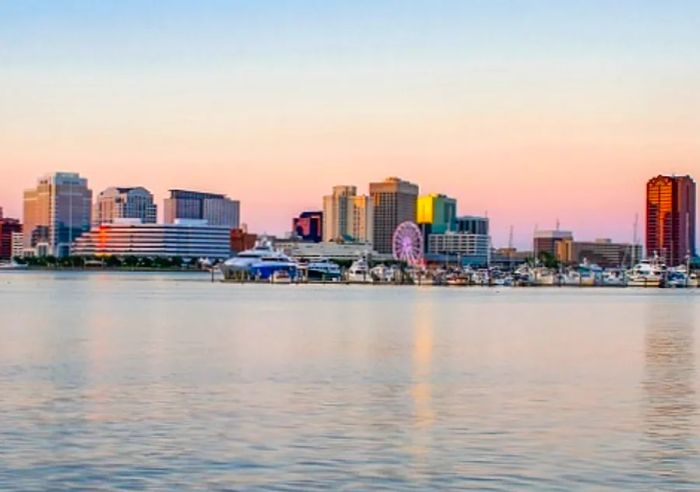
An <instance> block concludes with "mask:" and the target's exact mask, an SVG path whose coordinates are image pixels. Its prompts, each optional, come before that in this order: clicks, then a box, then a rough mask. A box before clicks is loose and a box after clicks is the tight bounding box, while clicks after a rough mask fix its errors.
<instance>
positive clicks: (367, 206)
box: [346, 195, 374, 244]
mask: <svg viewBox="0 0 700 492" xmlns="http://www.w3.org/2000/svg"><path fill="white" fill-rule="evenodd" d="M349 205H350V208H349V209H348V219H347V227H348V229H347V231H346V237H349V238H350V240H351V241H353V242H356V243H362V244H372V240H373V235H374V205H373V203H372V200H371V198H370V197H369V196H367V195H357V196H354V197H352V200H351V201H350V204H349Z"/></svg>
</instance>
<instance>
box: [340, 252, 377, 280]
mask: <svg viewBox="0 0 700 492" xmlns="http://www.w3.org/2000/svg"><path fill="white" fill-rule="evenodd" d="M346 280H347V281H348V282H349V283H351V284H369V283H372V275H371V273H370V271H369V263H367V259H366V258H358V259H357V260H355V261H353V262H352V265H350V268H349V269H348V271H347V275H346Z"/></svg>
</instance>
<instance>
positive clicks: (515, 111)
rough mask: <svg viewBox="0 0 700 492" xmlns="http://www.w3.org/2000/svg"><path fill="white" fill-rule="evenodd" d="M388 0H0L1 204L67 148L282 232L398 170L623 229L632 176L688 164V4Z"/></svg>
mask: <svg viewBox="0 0 700 492" xmlns="http://www.w3.org/2000/svg"><path fill="white" fill-rule="evenodd" d="M403 5H405V4H402V3H399V2H352V3H350V2H346V3H340V2H324V3H322V4H318V3H315V2H301V1H300V2H293V3H289V4H284V5H280V4H275V5H272V4H267V5H266V4H257V3H251V2H226V3H222V2H202V3H198V4H197V6H194V5H193V4H191V3H188V2H177V1H176V2H171V3H169V4H168V7H167V8H163V7H162V6H160V5H156V4H152V5H143V4H142V3H141V2H130V1H125V2H110V1H105V2H99V3H95V2H80V1H75V2H68V3H66V4H61V5H60V6H58V5H56V4H53V3H52V2H35V1H26V2H5V3H3V4H1V5H0V46H2V47H3V48H2V50H0V66H2V67H3V86H4V87H5V88H6V90H5V91H3V92H2V93H0V107H2V108H3V118H2V119H1V121H0V148H2V149H3V150H2V152H0V168H1V169H2V170H3V174H4V175H3V180H0V204H1V205H2V206H3V207H4V208H5V215H6V216H9V217H20V216H21V207H22V205H21V192H22V190H23V189H25V188H27V187H30V186H31V185H32V183H33V182H34V180H35V179H36V176H40V175H43V174H45V173H46V172H50V171H51V170H54V169H66V170H70V171H75V172H79V173H80V174H81V175H84V176H87V177H88V178H89V179H90V183H91V187H92V189H93V190H103V189H106V188H108V187H110V186H144V187H146V188H148V189H149V190H151V192H153V193H154V195H155V196H156V197H157V200H156V201H157V203H158V204H160V203H162V199H163V198H164V197H165V196H166V193H167V190H168V189H170V188H185V189H188V188H191V189H202V190H209V191H211V192H215V193H223V194H227V195H229V196H232V197H235V198H236V199H238V200H240V201H241V202H242V203H244V204H245V210H244V213H243V222H245V223H247V224H248V226H249V228H250V229H251V230H256V231H260V232H267V233H271V234H282V233H283V232H285V231H287V230H289V218H290V217H292V216H295V215H296V214H298V213H299V212H300V211H302V210H317V209H320V207H321V203H320V202H319V197H321V196H323V195H325V194H327V193H328V190H329V189H331V188H332V186H335V185H337V184H343V183H346V184H354V185H357V186H358V193H359V194H366V193H368V191H369V190H368V189H367V188H366V186H367V183H369V182H370V181H374V180H378V179H383V178H384V177H386V176H401V177H402V178H404V179H407V180H409V181H411V182H415V183H419V184H420V186H421V192H425V193H444V194H446V195H447V196H450V197H454V198H455V199H457V200H458V201H459V203H460V213H469V214H483V213H484V212H488V215H489V217H490V218H491V232H492V235H493V237H494V243H495V244H499V245H504V244H506V243H507V241H508V234H509V230H510V226H511V225H512V226H514V233H515V244H516V245H517V246H519V247H521V248H523V247H527V245H528V244H529V242H530V238H531V237H532V231H533V230H534V228H535V227H536V226H539V227H540V228H542V229H551V228H553V227H554V224H555V223H556V222H557V220H558V221H560V222H561V224H562V227H564V228H566V229H572V230H575V231H576V232H577V235H578V236H580V237H585V238H588V239H595V238H596V237H611V238H613V239H615V240H619V241H631V240H632V235H633V222H634V217H635V215H636V214H638V215H639V217H640V220H641V218H643V216H644V209H645V204H644V197H643V196H642V195H641V194H640V193H639V192H638V190H639V189H641V188H642V187H643V186H644V183H645V182H646V180H647V179H648V177H649V176H654V175H657V174H678V175H685V174H690V175H693V176H698V175H700V140H699V139H698V138H697V128H699V127H700V99H699V98H698V95H697V91H696V89H695V87H696V86H697V83H698V81H700V60H698V57H697V56H696V53H695V51H696V47H697V46H698V45H700V33H699V32H698V30H697V29H696V26H697V25H698V24H700V4H697V3H695V2H690V1H687V2H665V3H663V5H661V4H659V3H658V2H651V1H648V2H632V1H622V2H617V3H615V4H614V5H610V4H609V2H586V3H585V4H571V3H568V2H562V3H561V4H558V3H557V4H553V3H543V2H534V1H532V2H530V1H524V2H522V3H519V4H518V6H517V8H516V7H513V6H507V5H506V4H500V3H497V2H476V1H473V2H440V3H437V4H429V3H413V4H412V8H403ZM620 18H624V19H625V22H624V23H620V22H618V19H620ZM387 19H391V22H390V23H389V22H387ZM659 19H663V20H664V22H659ZM270 197H274V199H271V198H270ZM159 213H160V212H159ZM590 217H598V218H600V219H599V220H598V221H595V222H593V221H591V220H590ZM640 234H641V230H640Z"/></svg>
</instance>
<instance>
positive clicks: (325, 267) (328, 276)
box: [305, 258, 341, 282]
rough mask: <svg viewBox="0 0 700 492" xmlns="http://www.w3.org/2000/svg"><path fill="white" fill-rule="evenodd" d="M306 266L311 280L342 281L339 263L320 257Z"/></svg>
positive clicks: (307, 276) (307, 274)
mask: <svg viewBox="0 0 700 492" xmlns="http://www.w3.org/2000/svg"><path fill="white" fill-rule="evenodd" d="M305 268H306V278H307V279H308V280H311V281H325V282H338V281H340V277H341V273H340V267H339V266H338V264H337V263H333V262H332V261H330V260H328V259H325V258H320V259H317V260H312V261H310V262H309V263H308V264H307V265H305Z"/></svg>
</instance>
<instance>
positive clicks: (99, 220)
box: [92, 186, 158, 226]
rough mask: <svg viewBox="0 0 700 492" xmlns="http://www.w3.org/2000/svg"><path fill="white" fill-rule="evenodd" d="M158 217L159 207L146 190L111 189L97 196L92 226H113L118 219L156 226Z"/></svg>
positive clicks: (139, 188)
mask: <svg viewBox="0 0 700 492" xmlns="http://www.w3.org/2000/svg"><path fill="white" fill-rule="evenodd" d="M157 216H158V207H157V206H156V204H155V203H154V202H153V195H152V194H151V192H150V191H148V190H147V189H146V188H143V187H140V186H138V187H132V188H123V187H111V188H107V189H106V190H104V191H103V192H102V193H100V194H99V195H98V196H97V200H96V201H95V207H94V209H93V213H92V224H93V225H95V226H98V225H101V224H111V223H113V222H114V221H115V220H116V219H139V220H140V221H141V222H142V223H144V224H155V223H156V219H157Z"/></svg>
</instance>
